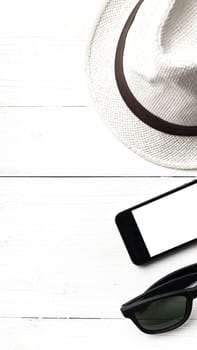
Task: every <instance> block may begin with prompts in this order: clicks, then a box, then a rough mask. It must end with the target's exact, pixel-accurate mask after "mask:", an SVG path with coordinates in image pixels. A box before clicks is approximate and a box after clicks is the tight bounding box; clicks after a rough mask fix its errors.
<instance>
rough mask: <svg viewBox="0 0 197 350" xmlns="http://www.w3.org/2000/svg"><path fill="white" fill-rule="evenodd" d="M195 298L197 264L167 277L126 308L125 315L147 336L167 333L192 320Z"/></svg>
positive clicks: (196, 295)
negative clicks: (190, 318) (190, 317)
mask: <svg viewBox="0 0 197 350" xmlns="http://www.w3.org/2000/svg"><path fill="white" fill-rule="evenodd" d="M195 282H196V285H195V286H194V284H195ZM194 298H197V264H193V265H190V266H187V267H184V268H182V269H180V270H177V271H175V272H173V273H170V274H169V275H167V276H165V277H163V278H162V279H160V280H159V281H157V282H156V283H154V284H153V285H152V286H151V287H150V288H149V289H147V290H146V291H145V292H144V293H143V294H141V295H139V296H138V297H136V298H135V299H132V300H130V301H129V302H127V303H126V304H124V305H122V307H121V312H122V313H123V315H124V316H125V317H126V318H129V319H131V320H132V321H133V322H134V323H135V325H136V326H137V327H138V328H139V329H140V330H141V331H142V332H144V333H148V334H157V333H164V332H168V331H171V330H173V329H175V328H178V327H180V326H181V325H183V324H184V323H185V322H186V321H187V320H188V318H189V316H190V314H191V310H192V303H193V299H194Z"/></svg>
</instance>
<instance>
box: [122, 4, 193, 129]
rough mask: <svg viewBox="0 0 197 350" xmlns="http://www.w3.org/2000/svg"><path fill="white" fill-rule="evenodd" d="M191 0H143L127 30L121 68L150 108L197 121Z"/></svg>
mask: <svg viewBox="0 0 197 350" xmlns="http://www.w3.org/2000/svg"><path fill="white" fill-rule="evenodd" d="M196 18H197V1H196V0H187V1H186V0H184V1H180V0H162V1H158V0H146V1H144V2H143V3H142V5H141V7H140V9H139V10H138V13H137V16H136V18H135V20H134V22H133V24H132V26H131V28H130V30H129V33H128V35H127V39H126V45H125V50H124V72H125V77H126V80H127V83H128V85H129V88H130V90H131V91H132V93H133V94H134V96H135V97H136V98H137V100H138V101H139V102H140V103H141V104H142V105H143V106H144V107H145V108H146V109H148V110H149V111H150V112H151V113H153V114H155V115H157V116H159V117H160V118H162V119H164V120H166V121H169V122H172V123H176V124H180V125H188V126H194V125H197V21H196Z"/></svg>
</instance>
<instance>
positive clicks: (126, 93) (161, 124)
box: [115, 0, 197, 136]
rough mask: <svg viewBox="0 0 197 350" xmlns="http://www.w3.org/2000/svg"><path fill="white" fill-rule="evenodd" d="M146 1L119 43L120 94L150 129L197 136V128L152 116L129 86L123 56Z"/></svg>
mask: <svg viewBox="0 0 197 350" xmlns="http://www.w3.org/2000/svg"><path fill="white" fill-rule="evenodd" d="M143 1H144V0H140V1H139V2H138V3H137V5H136V6H135V8H134V10H133V11H132V13H131V14H130V16H129V18H128V20H127V22H126V24H125V26H124V28H123V31H122V33H121V35H120V39H119V41H118V46H117V50H116V57H115V76H116V82H117V85H118V89H119V92H120V94H121V96H122V98H123V100H124V102H125V103H126V105H127V107H128V108H129V109H130V110H131V112H132V113H134V114H135V115H136V116H137V117H138V118H139V119H140V120H141V121H142V122H144V123H145V124H147V125H149V126H150V127H152V128H154V129H156V130H159V131H161V132H165V133H167V134H171V135H179V136H197V126H184V125H178V124H173V123H170V122H168V121H165V120H164V119H161V118H160V117H158V116H156V115H154V114H152V113H151V112H149V111H148V110H147V109H146V108H144V107H143V106H142V105H141V104H140V103H139V102H138V101H137V99H136V98H135V96H134V95H133V94H132V92H131V90H130V89H129V86H128V84H127V81H126V78H125V75H124V68H123V55H124V48H125V41H126V38H127V34H128V31H129V29H130V27H131V25H132V23H133V22H134V19H135V16H136V14H137V12H138V10H139V8H140V6H141V4H142V3H143Z"/></svg>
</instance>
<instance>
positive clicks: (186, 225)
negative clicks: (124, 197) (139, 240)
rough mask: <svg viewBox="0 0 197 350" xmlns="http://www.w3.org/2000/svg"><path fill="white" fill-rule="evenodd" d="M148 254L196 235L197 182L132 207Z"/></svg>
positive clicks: (167, 248) (181, 242)
mask: <svg viewBox="0 0 197 350" xmlns="http://www.w3.org/2000/svg"><path fill="white" fill-rule="evenodd" d="M132 213H133V216H134V218H135V221H136V223H137V226H138V228H139V230H140V232H141V234H142V237H143V239H144V242H145V244H146V247H147V249H148V251H149V254H150V256H151V257H153V256H155V255H157V254H160V253H162V252H164V251H166V250H169V249H171V248H175V247H176V246H179V245H181V244H183V243H186V242H188V241H190V240H193V239H196V238H197V184H194V185H191V186H189V187H186V188H184V189H182V190H180V191H178V192H174V193H172V194H169V195H167V196H166V197H163V198H161V199H158V200H156V201H154V202H151V203H149V204H147V205H144V206H142V207H140V208H137V209H134V210H132Z"/></svg>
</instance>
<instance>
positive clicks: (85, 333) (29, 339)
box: [0, 319, 197, 350]
mask: <svg viewBox="0 0 197 350" xmlns="http://www.w3.org/2000/svg"><path fill="white" fill-rule="evenodd" d="M196 326H197V321H194V320H192V321H190V322H189V324H188V325H185V326H184V327H182V328H180V329H178V330H177V331H174V332H172V333H169V334H164V335H159V336H148V335H144V334H141V333H139V331H138V330H137V329H135V328H133V327H132V326H131V324H130V322H129V321H126V320H58V319H56V320H43V319H37V320H32V319H25V320H16V319H11V320H5V319H2V320H0V328H1V344H2V345H3V348H4V349H5V350H10V349H14V350H25V349H29V350H41V349H49V350H52V349H54V348H56V349H59V350H63V349H65V348H67V349H71V350H79V349H87V350H91V349H92V348H94V349H96V350H98V349H101V348H102V349H111V348H113V349H115V350H119V349H120V348H124V349H126V350H129V349H131V347H132V348H134V347H135V348H137V349H139V350H143V349H144V347H145V346H146V349H148V350H152V349H153V350H156V349H161V350H165V349H166V348H167V347H169V344H170V346H172V347H173V348H174V347H180V346H182V347H183V348H184V347H187V346H188V343H190V345H191V346H192V345H194V344H195V343H196V336H195V333H196V332H195V329H196Z"/></svg>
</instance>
